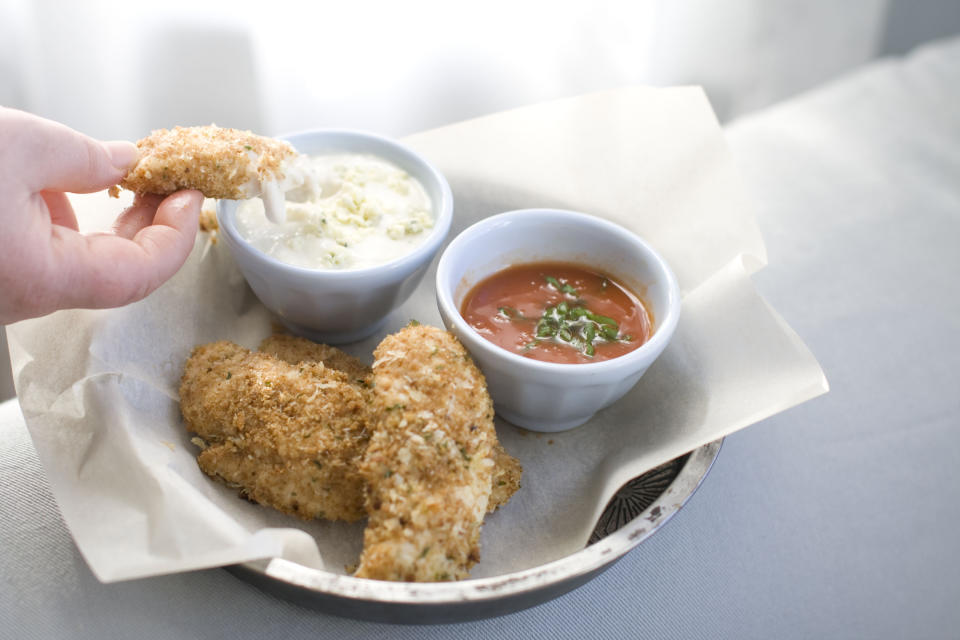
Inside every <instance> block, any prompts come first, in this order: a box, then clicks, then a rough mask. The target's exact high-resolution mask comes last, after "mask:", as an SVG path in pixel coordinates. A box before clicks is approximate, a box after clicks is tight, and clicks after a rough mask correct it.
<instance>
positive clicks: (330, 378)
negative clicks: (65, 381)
mask: <svg viewBox="0 0 960 640" xmlns="http://www.w3.org/2000/svg"><path fill="white" fill-rule="evenodd" d="M375 356H376V357H377V362H376V363H375V371H376V372H377V375H376V376H375V375H374V370H372V369H371V368H370V367H368V366H367V365H365V364H364V363H363V362H361V361H360V360H358V359H356V358H354V357H352V356H350V355H348V354H346V353H344V352H343V351H341V350H339V349H337V348H335V347H331V346H328V345H323V344H317V343H314V342H311V341H309V340H306V339H304V338H297V337H294V336H289V335H282V334H278V335H274V336H271V337H269V338H267V339H266V340H264V341H263V342H262V343H261V344H260V347H259V352H250V351H247V350H246V349H244V348H242V347H240V346H238V345H235V344H233V343H230V342H225V341H224V342H215V343H211V344H208V345H203V346H200V347H197V348H196V349H194V352H193V354H192V355H191V356H190V358H189V359H188V361H187V365H186V368H185V371H184V374H183V377H182V379H181V386H180V398H181V411H182V413H183V416H184V418H185V421H186V423H187V428H188V429H189V430H190V431H192V432H194V433H196V434H197V436H195V437H193V438H192V439H191V442H193V444H195V445H196V446H197V447H198V448H199V449H200V450H201V452H200V454H199V456H198V463H199V464H200V467H201V469H203V471H204V472H206V473H207V474H208V475H210V476H212V477H214V478H216V479H218V480H220V481H222V482H223V483H224V484H226V485H227V486H228V487H231V488H235V489H239V490H240V492H241V495H243V496H244V497H247V498H249V499H250V500H252V501H254V502H257V503H260V504H263V505H267V506H271V507H273V508H276V509H278V510H280V511H283V512H285V513H289V514H292V515H296V516H299V517H301V518H327V519H344V520H356V519H358V518H360V517H362V516H363V515H364V514H366V513H367V511H368V510H370V511H371V519H370V526H368V530H367V533H365V551H364V555H363V558H362V559H361V560H362V564H361V572H360V573H358V575H363V576H366V577H372V578H384V579H396V580H453V579H459V578H463V577H466V575H467V571H468V570H469V568H470V566H472V565H473V564H474V563H475V562H476V561H477V559H478V557H479V552H478V535H479V530H480V525H481V523H482V519H483V513H484V511H485V510H487V511H490V512H492V511H493V510H495V509H496V508H497V507H499V506H500V505H502V504H505V503H506V502H507V501H508V500H509V499H510V497H511V496H512V495H513V493H514V492H516V491H517V489H519V487H520V477H521V473H522V468H521V466H520V463H519V461H518V460H517V459H516V458H514V457H513V456H511V455H510V454H509V453H507V452H506V451H505V450H504V449H503V447H502V446H501V445H500V443H499V442H498V441H497V439H496V433H495V431H494V430H493V423H492V419H493V408H492V404H491V403H490V399H489V396H488V395H487V392H486V385H485V381H484V380H483V376H482V374H481V373H480V372H479V370H477V369H476V367H475V366H474V365H473V363H472V361H471V360H470V358H469V356H468V355H467V354H466V351H465V350H464V349H463V347H462V346H461V345H460V343H459V342H457V341H456V339H455V338H453V337H452V336H451V335H450V334H448V333H446V332H443V331H441V330H439V329H436V328H433V327H423V326H420V327H410V328H408V329H405V330H403V331H401V332H400V333H399V334H395V335H393V336H388V337H387V338H386V339H385V340H384V341H383V343H381V347H379V348H378V349H377V351H376V352H375ZM438 363H440V364H441V365H442V368H441V369H439V370H438V369H437V365H438ZM448 366H449V367H450V368H448ZM441 372H442V373H441ZM378 385H380V386H381V388H380V390H379V391H375V390H376V389H378ZM375 420H376V425H374V421H375ZM468 423H469V424H468ZM374 426H376V428H377V429H378V435H377V438H376V446H374V447H370V451H368V443H369V441H370V433H371V430H372V429H373V428H374ZM365 452H366V453H365ZM365 455H366V458H365V457H364V456H365ZM368 483H369V487H370V488H369V490H368V488H367V487H368ZM397 487H402V491H400V493H398V490H397ZM366 496H368V497H366ZM404 496H406V497H405V498H404ZM375 504H376V505H379V506H378V507H377V509H373V505H375ZM391 554H392V555H391Z"/></svg>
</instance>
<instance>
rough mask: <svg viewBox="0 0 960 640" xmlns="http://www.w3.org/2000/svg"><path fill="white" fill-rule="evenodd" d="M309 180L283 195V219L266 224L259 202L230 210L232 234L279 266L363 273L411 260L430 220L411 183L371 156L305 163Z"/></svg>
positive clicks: (419, 189)
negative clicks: (236, 232)
mask: <svg viewBox="0 0 960 640" xmlns="http://www.w3.org/2000/svg"><path fill="white" fill-rule="evenodd" d="M309 163H310V168H311V170H312V172H313V174H314V175H313V176H312V177H313V178H315V179H313V180H308V181H306V183H305V184H306V186H304V187H301V188H299V189H295V190H293V191H290V192H288V193H287V194H286V219H285V220H284V221H283V222H280V223H273V222H271V221H269V220H268V219H267V216H266V215H265V213H264V206H263V202H262V201H260V200H247V201H244V202H242V203H241V204H240V207H239V208H238V210H237V229H238V230H239V231H240V234H241V235H243V237H244V238H246V239H247V240H248V241H249V242H250V243H251V244H252V245H253V246H255V247H256V248H258V249H259V250H260V251H263V252H264V253H266V254H268V255H270V256H273V257H274V258H276V259H277V260H280V261H281V262H285V263H287V264H291V265H295V266H298V267H306V268H311V269H362V268H364V267H371V266H374V265H378V264H383V263H384V262H389V261H390V260H393V259H395V258H398V257H400V256H402V255H405V254H407V253H410V252H411V251H413V249H414V248H415V247H417V246H418V245H419V244H421V243H422V242H423V241H424V240H426V238H427V236H428V235H429V230H430V229H431V228H433V224H434V220H433V214H432V213H431V210H432V207H431V203H430V197H429V196H428V195H427V193H426V191H425V190H424V188H423V185H421V184H420V182H419V181H417V180H416V179H415V178H413V177H412V176H410V175H409V174H408V173H407V172H405V171H404V170H403V169H401V168H400V167H398V166H396V165H394V164H392V163H390V162H388V161H386V160H384V159H382V158H379V157H377V156H374V155H369V154H356V153H343V154H331V155H317V156H310V158H309Z"/></svg>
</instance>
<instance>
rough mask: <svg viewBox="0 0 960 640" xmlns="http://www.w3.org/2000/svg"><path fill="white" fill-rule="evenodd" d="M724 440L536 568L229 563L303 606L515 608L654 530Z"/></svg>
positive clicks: (460, 613) (431, 617)
mask: <svg viewBox="0 0 960 640" xmlns="http://www.w3.org/2000/svg"><path fill="white" fill-rule="evenodd" d="M721 444H722V440H717V441H715V442H711V443H710V444H707V445H704V446H702V447H700V448H699V449H696V450H694V451H692V452H690V453H688V454H686V455H684V456H681V457H679V458H677V459H675V460H672V461H670V462H668V463H666V464H664V465H662V466H660V467H657V468H656V469H654V470H652V471H650V472H648V473H645V474H643V475H642V476H639V477H637V478H635V479H633V480H631V481H630V482H628V483H627V484H626V485H624V486H623V488H621V489H620V491H619V492H618V493H617V494H616V495H615V496H614V498H613V499H612V500H611V501H610V504H609V505H608V506H607V508H606V510H605V511H604V513H603V515H602V516H601V518H600V521H599V523H598V524H597V527H596V529H595V530H594V533H593V536H592V537H591V540H590V543H589V544H588V546H587V547H586V548H585V549H583V550H582V551H578V552H577V553H574V554H572V555H569V556H567V557H565V558H561V559H560V560H556V561H554V562H550V563H547V564H544V565H541V566H538V567H533V568H531V569H526V570H523V571H517V572H513V573H508V574H504V575H499V576H494V577H490V578H478V579H470V580H462V581H460V582H431V583H423V582H420V583H408V582H384V581H380V580H366V579H363V578H354V577H351V576H344V575H339V574H334V573H330V572H328V571H323V570H318V569H311V568H308V567H304V566H303V565H299V564H295V563H293V562H290V561H287V560H281V559H273V560H264V561H261V562H251V563H246V564H243V565H236V566H233V567H229V568H228V570H229V571H231V572H233V573H234V574H235V575H237V576H238V577H240V578H241V579H243V580H246V581H248V582H250V583H252V584H254V585H256V586H258V587H260V588H262V589H263V590H265V591H268V592H270V593H273V594H275V595H277V596H280V597H282V598H285V599H287V600H290V601H292V602H295V603H297V604H300V605H303V606H305V607H309V608H312V609H317V610H319V611H323V612H324V613H330V614H333V615H338V616H345V617H350V618H357V619H362V620H370V621H374V622H392V623H402V624H441V623H450V622H464V621H468V620H477V619H481V618H490V617H495V616H500V615H504V614H507V613H512V612H514V611H519V610H521V609H526V608H528V607H532V606H535V605H538V604H541V603H543V602H546V601H548V600H551V599H553V598H556V597H558V596H560V595H562V594H564V593H567V592H568V591H571V590H573V589H575V588H577V587H579V586H581V585H583V584H585V583H586V582H588V581H589V580H591V579H592V578H594V577H596V576H597V575H599V574H600V573H602V572H603V571H604V570H605V569H607V568H609V567H610V566H611V565H612V564H613V563H614V562H616V561H617V560H619V559H620V558H622V557H623V556H624V555H625V554H626V553H627V552H629V551H630V550H632V549H634V548H635V547H636V546H637V545H639V544H640V543H641V542H643V541H644V540H646V539H647V538H648V537H650V536H651V535H653V533H654V532H655V531H657V530H658V529H659V528H660V527H662V526H663V524H664V523H665V522H666V521H667V520H669V519H670V518H671V517H672V516H673V515H674V514H676V513H677V512H678V511H679V510H680V509H681V508H682V507H683V505H684V504H685V503H686V501H687V500H688V499H689V498H690V496H692V495H693V493H694V492H695V491H696V489H697V488H698V487H699V486H700V483H701V482H702V481H703V479H704V478H705V477H706V475H707V473H708V472H709V471H710V468H711V466H712V465H713V462H714V460H716V457H717V455H718V454H719V452H720V446H721Z"/></svg>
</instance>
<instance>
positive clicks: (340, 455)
mask: <svg viewBox="0 0 960 640" xmlns="http://www.w3.org/2000/svg"><path fill="white" fill-rule="evenodd" d="M180 407H181V412H182V413H183V416H184V419H185V420H186V423H187V428H188V429H189V430H190V431H192V432H194V433H196V434H197V435H198V436H199V437H200V438H202V440H203V442H204V443H205V444H206V448H204V449H203V450H202V451H201V452H200V455H199V456H198V458H197V461H198V463H199V464H200V468H201V469H203V471H204V472H205V473H207V474H208V475H210V476H213V477H216V478H219V479H221V480H223V481H224V482H226V483H228V484H229V485H237V486H239V487H241V488H242V491H243V493H244V495H245V496H246V497H248V498H250V499H251V500H253V501H254V502H257V503H260V504H264V505H268V506H271V507H273V508H275V509H278V510H280V511H282V512H284V513H288V514H291V515H295V516H298V517H300V518H304V519H311V518H327V519H330V520H348V521H353V520H358V519H360V518H362V517H363V516H364V510H363V493H364V482H363V478H362V477H361V476H360V474H359V473H357V471H356V469H357V467H358V464H359V458H360V457H361V456H362V455H363V452H364V450H365V449H366V446H367V441H368V439H369V430H368V425H367V419H368V415H369V409H368V406H367V399H366V397H365V396H364V394H363V392H362V391H361V389H360V388H358V386H357V385H355V384H352V383H351V382H350V380H349V377H348V376H347V374H345V373H343V372H342V371H337V370H335V369H333V368H330V367H326V366H325V365H324V364H323V363H322V362H303V363H299V364H290V363H289V362H285V361H283V360H280V359H278V358H275V357H273V356H271V355H269V354H266V353H260V352H256V351H254V352H251V351H248V350H246V349H244V348H243V347H240V346H238V345H236V344H233V343H231V342H225V341H224V342H214V343H212V344H208V345H203V346H200V347H197V348H196V349H194V351H193V353H192V354H191V356H190V358H189V360H188V361H187V365H186V369H185V371H184V374H183V378H182V380H181V385H180Z"/></svg>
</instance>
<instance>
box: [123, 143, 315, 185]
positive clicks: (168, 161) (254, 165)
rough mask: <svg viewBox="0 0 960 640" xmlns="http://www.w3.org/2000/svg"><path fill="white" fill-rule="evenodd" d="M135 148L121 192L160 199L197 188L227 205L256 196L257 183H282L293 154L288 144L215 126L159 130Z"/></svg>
mask: <svg viewBox="0 0 960 640" xmlns="http://www.w3.org/2000/svg"><path fill="white" fill-rule="evenodd" d="M137 147H138V148H139V150H140V159H139V161H138V162H137V164H136V165H134V167H133V169H131V170H130V172H129V173H128V174H127V177H126V178H124V179H123V181H122V182H121V183H120V186H121V187H123V188H124V189H128V190H130V191H133V192H135V193H156V194H160V195H168V194H171V193H174V192H175V191H179V190H181V189H197V190H198V191H200V192H201V193H203V195H205V196H206V197H208V198H228V199H231V200H240V199H244V198H251V197H254V196H258V195H260V191H261V190H260V184H261V183H262V182H266V181H271V180H274V181H279V180H281V179H282V178H283V177H284V176H283V171H282V167H281V165H282V163H283V162H284V161H285V160H287V159H289V158H292V157H293V156H295V155H296V151H295V150H294V149H293V147H292V146H290V143H288V142H284V141H281V140H275V139H273V138H266V137H263V136H258V135H255V134H253V133H251V132H249V131H240V130H238V129H224V128H220V127H217V126H215V125H210V126H205V127H174V128H173V129H158V130H156V131H154V132H152V133H151V134H150V135H149V136H147V137H146V138H143V139H142V140H139V141H138V142H137Z"/></svg>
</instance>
